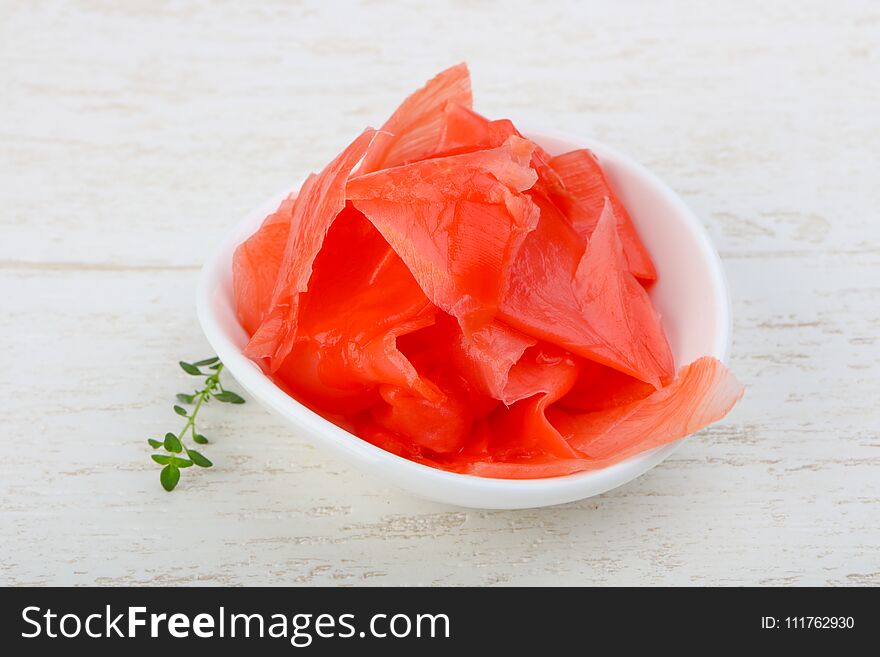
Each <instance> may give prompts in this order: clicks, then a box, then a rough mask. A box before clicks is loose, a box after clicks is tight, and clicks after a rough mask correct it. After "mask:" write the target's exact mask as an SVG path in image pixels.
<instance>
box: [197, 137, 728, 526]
mask: <svg viewBox="0 0 880 657" xmlns="http://www.w3.org/2000/svg"><path fill="white" fill-rule="evenodd" d="M526 134H527V136H529V137H530V138H531V139H533V140H535V141H536V142H538V143H539V144H541V146H543V147H544V148H545V149H547V150H548V151H549V152H550V153H551V154H552V155H555V154H558V153H562V152H565V151H568V150H571V149H574V148H585V147H586V148H590V149H591V150H593V152H595V153H596V155H597V156H598V157H599V159H600V160H601V162H602V166H603V168H604V169H605V172H606V173H607V175H608V178H609V181H610V183H611V185H612V187H613V188H614V190H615V192H617V194H618V195H619V196H620V198H621V199H622V201H623V203H624V205H626V207H627V208H628V209H629V211H630V213H631V214H632V217H633V220H634V221H635V223H636V224H637V227H638V230H639V234H640V235H641V237H642V240H643V241H644V243H645V244H646V246H647V248H648V250H649V251H650V253H651V256H652V257H653V259H654V263H655V265H656V267H657V272H658V280H657V282H656V284H655V285H654V286H653V287H652V289H651V298H652V299H653V301H654V304H655V306H656V307H657V309H658V310H659V311H660V313H661V314H662V316H663V322H664V325H665V327H666V333H667V336H668V338H669V343H670V346H671V347H672V353H673V355H674V356H675V361H676V365H677V366H680V365H683V364H686V363H689V362H691V361H692V360H694V359H696V358H698V357H699V356H704V355H711V356H715V357H716V358H719V359H721V360H722V361H725V360H726V359H727V355H728V349H729V341H730V304H729V300H728V294H727V286H726V283H725V279H724V272H723V270H722V266H721V260H720V259H719V257H718V254H717V253H716V252H715V249H714V248H713V247H712V244H711V243H710V241H709V238H708V235H707V234H706V232H705V230H704V229H703V226H702V225H701V224H700V222H699V220H698V219H697V218H696V217H695V216H694V214H693V213H692V212H691V211H690V210H689V209H688V208H687V206H686V205H685V204H684V202H683V201H682V200H681V199H680V198H679V197H678V196H677V195H676V194H675V193H674V192H673V191H672V190H671V189H670V188H669V187H667V186H666V185H665V184H664V183H662V182H661V181H660V180H659V179H658V178H657V177H656V176H655V175H654V174H652V173H651V172H650V171H648V170H647V169H645V168H644V167H642V166H641V165H639V164H637V163H636V162H633V161H632V160H630V159H629V158H627V157H625V156H624V155H621V154H620V153H618V152H616V151H614V150H612V149H610V148H608V147H606V146H603V145H602V144H599V143H597V142H595V141H593V140H592V139H580V138H575V137H567V136H566V137H563V136H559V135H550V134H546V133H540V132H534V131H528V132H526ZM287 193H289V191H287V192H285V193H282V194H279V195H278V196H276V197H274V198H272V199H270V200H269V201H267V202H266V203H265V204H264V205H262V206H261V207H259V208H257V209H255V210H254V211H253V212H251V213H250V214H249V215H248V216H247V217H245V218H244V220H243V221H241V223H239V224H238V225H237V226H235V228H233V229H232V230H231V231H230V233H229V235H228V236H227V237H226V239H225V241H224V242H223V244H222V245H221V247H220V248H219V249H218V250H217V251H216V252H215V253H214V255H213V256H212V257H211V258H210V259H209V260H208V261H207V262H206V263H205V266H204V268H203V269H202V272H201V278H200V280H199V286H198V298H197V310H198V316H199V321H200V322H201V324H202V328H203V329H204V331H205V335H206V336H207V338H208V341H209V342H210V343H211V345H212V346H213V347H214V349H215V350H216V352H217V355H218V356H219V357H220V358H221V360H222V361H223V362H224V363H225V365H226V368H227V369H228V370H229V371H230V372H231V373H232V375H233V376H234V377H235V378H236V380H237V381H238V382H239V383H240V384H241V386H242V387H243V388H244V389H245V390H247V391H248V392H249V393H250V394H251V396H252V397H253V398H254V399H256V400H257V401H259V402H260V403H261V404H262V405H263V406H265V407H266V408H268V409H270V410H272V411H274V412H275V413H277V414H278V415H279V416H280V417H282V418H283V419H284V420H286V421H287V423H288V424H290V425H291V427H292V428H293V429H294V430H295V432H294V433H295V435H296V437H297V438H300V437H303V438H308V439H309V440H311V441H312V442H313V443H315V444H319V445H322V446H324V447H326V448H328V449H330V450H331V451H333V452H335V453H336V454H337V455H339V456H341V457H342V458H343V459H345V460H346V461H348V462H349V463H351V464H352V465H354V466H356V467H358V468H360V469H361V470H363V471H365V472H368V473H371V474H373V475H375V476H376V477H378V478H380V479H381V480H382V481H384V482H389V483H392V484H395V485H397V486H399V487H400V488H403V489H406V490H408V491H410V492H412V493H415V494H416V495H419V496H421V497H424V498H427V499H431V500H435V501H437V502H444V503H447V504H455V505H458V506H465V507H473V508H483V509H517V508H529V507H539V506H548V505H552V504H561V503H564V502H572V501H575V500H580V499H584V498H587V497H590V496H592V495H598V494H600V493H603V492H605V491H607V490H610V489H612V488H615V487H617V486H620V485H621V484H625V483H626V482H628V481H630V480H632V479H634V478H636V477H638V476H639V475H641V474H643V473H644V472H646V471H648V470H650V469H651V468H653V467H654V466H655V465H657V464H658V463H660V462H661V461H662V460H663V459H665V458H666V457H667V456H669V455H670V454H671V453H672V451H673V450H674V449H675V448H676V447H677V446H678V444H679V443H680V442H681V441H677V442H675V443H671V444H669V445H665V446H663V447H660V448H657V449H654V450H651V451H649V452H645V453H643V454H639V455H637V456H634V457H632V458H630V459H627V460H626V461H623V462H621V463H618V464H616V465H612V466H610V467H608V468H604V469H602V470H597V471H591V472H583V473H579V474H574V475H569V476H565V477H553V478H547V479H531V480H511V479H489V478H483V477H473V476H469V475H460V474H454V473H450V472H444V471H442V470H437V469H434V468H431V467H428V466H425V465H420V464H418V463H414V462H412V461H409V460H407V459H404V458H401V457H399V456H395V455H394V454H391V453H389V452H386V451H384V450H382V449H379V448H378V447H375V446H373V445H371V444H370V443H368V442H366V441H364V440H361V439H360V438H358V437H357V436H354V435H352V434H350V433H348V432H347V431H345V430H343V429H340V428H339V427H337V426H336V425H334V424H332V423H331V422H328V421H327V420H325V419H323V418H322V417H320V416H318V415H316V414H315V413H313V412H312V411H310V410H309V409H307V408H306V407H305V406H303V405H302V404H300V403H299V402H297V401H296V400H295V399H293V398H291V397H290V396H288V395H287V394H286V393H285V392H284V391H282V390H281V389H280V388H278V387H277V386H276V385H275V384H274V383H273V382H272V381H271V380H270V379H269V378H268V377H266V376H265V375H264V374H263V372H262V371H261V370H260V368H259V367H257V366H256V365H255V364H254V363H252V362H251V361H250V360H248V359H247V358H245V357H244V356H243V355H242V354H241V349H242V347H243V346H244V345H245V343H246V342H247V335H246V334H245V332H244V330H243V329H242V328H241V326H240V325H239V323H238V320H237V318H236V316H235V311H234V308H233V296H232V254H233V251H234V250H235V247H236V246H237V245H238V244H240V243H241V242H242V241H243V240H244V239H246V238H247V237H248V236H249V235H251V234H252V233H253V232H254V231H256V230H257V228H258V227H259V225H260V223H261V222H262V221H263V219H264V218H265V217H266V215H268V214H269V213H270V212H272V211H274V210H275V209H276V208H277V206H278V204H279V203H280V202H281V199H282V198H283V197H284V196H286V195H287Z"/></svg>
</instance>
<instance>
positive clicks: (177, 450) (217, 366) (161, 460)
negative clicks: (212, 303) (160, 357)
mask: <svg viewBox="0 0 880 657" xmlns="http://www.w3.org/2000/svg"><path fill="white" fill-rule="evenodd" d="M202 367H207V368H208V371H207V372H203V371H202V370H201V369H200V368H202ZM180 369H182V370H183V371H184V372H186V373H187V374H189V375H190V376H203V377H205V380H204V382H203V383H202V386H201V387H200V388H198V389H196V390H195V391H194V392H193V393H192V394H187V393H184V392H181V393H178V394H177V400H178V401H179V402H181V403H182V404H187V405H189V406H192V410H190V411H188V410H187V409H185V408H184V407H183V406H179V405H178V404H175V405H174V412H175V413H177V414H178V415H179V416H181V417H185V418H186V424H184V425H183V429H181V430H180V431H179V432H177V433H176V434H174V433H166V434H165V439H164V440H154V439H153V438H150V439H149V440H147V442H148V443H149V444H150V447H153V448H154V449H164V450H165V453H164V454H152V455H151V456H150V458H152V459H153V460H154V461H155V462H156V463H158V464H159V465H161V466H163V467H162V471H161V472H160V473H159V481H160V482H161V483H162V488H164V489H165V490H167V491H169V492H171V491H172V490H174V488H175V486H177V482H179V481H180V471H181V470H182V469H184V468H189V467H192V466H193V465H196V466H198V467H200V468H210V467H211V466H212V465H214V464H213V463H211V461H209V460H208V459H207V458H206V457H205V456H204V455H203V454H202V453H201V452H198V451H196V450H195V449H192V448H190V447H187V445H186V443H185V442H184V441H185V439H186V437H187V434H189V436H190V438H192V441H193V442H195V443H197V444H199V445H207V444H208V439H207V438H205V436H203V435H202V434H200V433H199V432H198V431H196V416H198V414H199V411H200V410H201V409H202V406H204V405H205V404H207V403H208V402H209V401H211V400H212V399H216V400H217V401H220V402H226V403H227V404H244V399H242V398H241V397H240V396H239V395H237V394H235V393H234V392H232V391H231V390H226V389H224V388H223V384H222V383H221V382H220V374H221V372H223V363H221V362H220V359H219V358H217V357H216V356H214V357H212V358H206V359H204V360H200V361H197V362H195V363H187V362H185V361H180Z"/></svg>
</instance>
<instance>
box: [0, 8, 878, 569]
mask: <svg viewBox="0 0 880 657" xmlns="http://www.w3.org/2000/svg"><path fill="white" fill-rule="evenodd" d="M503 6H504V9H503V10H502V9H501V5H500V4H497V3H488V2H487V3H474V2H453V3H430V4H425V5H422V4H419V3H410V2H398V3H391V2H378V1H365V2H360V3H323V2H302V3H288V2H278V3H269V2H264V3H259V6H256V5H253V6H252V5H251V3H232V2H230V3H212V4H208V3H203V2H156V1H146V0H145V1H143V2H124V3H122V2H121V3H114V2H107V1H97V0H96V1H90V2H87V1H85V0H83V1H81V2H25V1H24V0H21V1H10V0H4V2H2V3H0V90H2V100H0V235H2V238H0V298H2V300H3V301H2V304H3V305H2V308H3V311H2V313H0V336H2V342H0V365H2V367H0V372H2V375H0V398H2V400H3V402H2V404H0V435H2V439H3V440H2V444H3V445H4V447H3V451H4V453H3V458H2V459H0V583H4V584H190V583H205V584H344V585H357V584H759V583H766V584H824V583H830V584H874V585H877V584H880V551H878V546H880V500H878V498H880V477H878V473H880V405H878V402H880V342H878V340H880V338H878V331H880V217H878V208H880V185H878V180H880V179H878V175H880V75H878V74H877V72H878V70H880V6H878V5H877V4H876V3H872V2H867V1H866V2H849V1H841V2H834V3H827V2H801V1H795V0H788V1H780V2H766V1H760V2H731V3H700V2H686V1H679V2H667V3H653V2H647V1H645V2H627V3H599V2H577V3H574V2H572V3H534V2H524V1H517V2H507V3H504V5H503ZM460 60H467V61H468V62H469V64H470V66H471V68H472V71H473V75H474V83H475V91H476V98H477V105H478V107H479V108H480V109H482V110H483V111H485V112H486V113H488V114H490V115H493V116H504V115H512V116H514V117H516V118H526V119H528V120H529V121H530V122H531V123H532V124H534V125H540V126H541V127H546V128H548V129H556V130H560V131H570V132H574V133H582V134H587V135H593V136H595V137H597V138H599V139H601V140H602V141H604V142H606V143H608V144H611V145H614V146H615V147H617V148H618V149H620V150H622V151H624V152H626V153H629V154H631V155H632V156H634V157H635V158H636V159H639V160H641V161H642V162H643V163H645V164H646V165H648V166H649V167H651V168H652V169H654V170H655V171H656V172H657V173H658V174H659V175H660V176H661V177H663V178H664V179H665V180H666V181H667V182H669V183H670V184H671V185H672V186H673V187H674V188H675V189H677V190H678V191H679V192H680V193H681V194H682V195H683V196H684V198H685V199H686V200H687V201H688V202H689V203H690V204H691V206H692V207H693V208H694V210H695V211H696V212H697V214H698V215H699V216H700V217H701V218H702V219H703V221H704V222H705V224H706V225H707V227H708V229H709V231H710V233H711V235H712V237H713V239H714V240H715V242H716V244H717V245H718V248H719V250H720V252H721V254H722V256H723V258H724V260H725V266H726V269H727V274H728V277H729V280H730V284H731V288H732V293H733V300H734V317H735V331H734V333H735V340H734V345H733V354H734V355H733V362H732V365H733V368H734V370H735V371H736V372H737V374H738V375H739V376H740V377H741V378H742V379H743V381H744V382H745V383H746V384H747V386H748V388H747V394H746V397H745V399H744V400H743V402H742V403H741V404H740V405H739V406H738V407H737V408H736V409H735V411H734V412H733V413H732V414H731V415H730V417H729V418H728V419H726V420H725V421H724V422H722V423H720V424H718V425H716V426H714V427H712V428H710V429H708V430H706V431H704V432H702V433H701V434H700V435H699V436H698V437H696V438H693V439H691V440H690V441H688V442H687V443H686V444H685V445H684V446H683V447H682V448H681V449H680V450H679V451H678V452H677V453H676V454H675V455H674V456H673V457H672V458H670V459H669V460H668V461H667V462H665V463H664V464H663V465H661V466H660V467H658V468H656V469H654V470H653V471H651V472H650V473H648V474H646V475H645V476H643V477H641V478H640V479H638V480H636V481H634V482H632V483H631V484H629V485H626V486H624V487H622V488H619V489H617V490H615V491H612V492H610V493H607V494H605V495H602V496H601V497H598V498H593V499H589V500H586V501H583V502H580V503H575V504H569V505H566V506H561V507H556V508H550V509H543V510H534V511H522V512H508V511H492V512H480V511H468V510H461V509H456V508H449V507H443V506H439V505H435V504H430V503H426V502H422V501H419V500H417V499H414V498H412V497H409V496H408V495H406V494H404V493H400V492H398V491H396V490H393V489H390V488H388V487H386V486H385V485H384V484H383V483H382V482H380V481H376V480H373V479H371V478H369V477H366V476H363V475H360V474H358V473H356V472H354V471H352V470H350V469H348V467H346V466H343V465H342V464H340V463H339V462H337V461H335V460H333V459H332V458H331V457H329V456H328V455H325V454H324V453H322V452H320V451H318V450H316V449H314V448H313V447H311V446H310V445H308V444H307V443H306V442H304V441H303V439H302V438H301V437H299V436H296V435H293V434H292V433H291V432H290V431H289V430H288V429H286V428H285V427H284V426H282V425H281V423H280V422H278V421H276V420H275V419H274V418H273V417H270V416H269V415H268V414H267V413H265V412H264V411H262V410H261V409H260V408H258V407H257V405H256V404H248V405H246V406H244V407H241V408H235V409H228V408H212V409H211V412H210V413H209V414H208V416H207V418H206V420H207V423H208V425H207V426H206V433H208V434H209V435H210V436H211V437H212V438H213V439H214V444H213V445H212V446H211V447H210V450H209V451H208V450H206V451H208V453H209V454H210V456H211V458H212V459H214V461H215V463H216V467H215V468H214V469H213V470H212V471H206V472H204V471H203V472H191V471H188V472H186V473H185V474H186V476H185V478H184V482H183V484H182V485H181V487H180V489H179V490H178V491H177V492H175V493H174V494H173V495H166V494H165V493H163V492H162V491H161V490H160V489H159V485H158V477H157V472H156V468H155V467H153V465H152V464H151V463H150V461H149V460H148V453H149V451H148V448H147V447H146V445H145V443H144V439H145V438H146V437H148V436H151V435H156V434H160V433H162V432H164V431H165V430H167V429H168V428H169V427H172V426H174V425H176V422H175V416H174V415H173V414H172V413H171V409H170V401H171V399H172V396H173V394H174V393H175V392H177V391H178V390H179V389H184V388H185V387H186V386H187V385H188V383H189V382H188V381H187V379H186V376H185V375H183V374H182V373H180V372H178V371H176V366H175V362H176V361H177V360H178V359H179V358H181V357H186V356H189V357H192V358H198V357H202V356H203V355H207V352H208V347H207V344H206V342H205V341H204V339H203V338H202V337H201V333H200V331H199V328H198V325H197V323H196V319H195V312H194V308H193V295H194V282H195V279H196V272H197V269H198V267H199V265H200V263H201V261H202V259H203V257H204V255H205V254H206V253H207V251H208V250H209V249H211V248H212V247H213V245H214V244H215V243H216V242H217V240H218V239H219V238H220V236H221V235H222V234H223V232H224V231H225V230H226V228H227V227H228V226H230V225H231V224H232V223H234V222H235V221H237V220H238V218H239V217H240V216H242V215H243V213H244V212H245V211H246V210H247V209H248V208H250V207H251V206H253V205H254V204H255V203H256V202H258V201H260V200H262V199H263V198H265V197H266V196H268V195H269V194H271V193H273V192H275V191H276V190H278V189H281V188H283V187H285V186H287V185H290V184H291V183H292V182H294V181H295V180H296V179H297V178H299V177H300V175H301V174H302V173H303V172H306V171H308V170H310V169H314V168H316V167H320V166H321V165H322V164H323V163H324V162H325V161H327V160H328V159H329V158H330V157H331V156H332V155H333V154H335V153H336V152H337V151H338V150H339V149H340V147H341V146H342V145H344V143H346V142H347V141H348V140H349V139H350V138H351V137H352V136H353V135H355V134H356V133H358V132H359V131H360V130H361V129H362V128H363V127H364V126H365V125H367V124H373V125H377V124H379V123H381V121H382V120H383V118H384V117H385V116H386V115H387V114H388V113H389V112H390V111H391V110H392V109H393V108H394V107H395V105H396V103H397V102H398V101H399V100H400V99H401V98H402V97H403V96H404V95H405V94H406V93H408V92H409V91H411V90H412V89H413V88H415V87H416V86H418V85H419V84H420V83H421V82H422V81H423V80H424V79H425V78H427V77H429V76H430V75H433V74H434V73H435V72H437V71H438V70H440V69H442V68H444V67H445V66H447V65H449V64H451V63H454V62H457V61H460Z"/></svg>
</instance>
